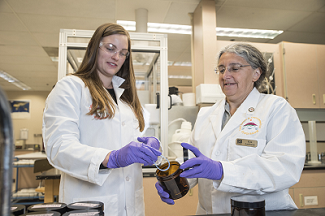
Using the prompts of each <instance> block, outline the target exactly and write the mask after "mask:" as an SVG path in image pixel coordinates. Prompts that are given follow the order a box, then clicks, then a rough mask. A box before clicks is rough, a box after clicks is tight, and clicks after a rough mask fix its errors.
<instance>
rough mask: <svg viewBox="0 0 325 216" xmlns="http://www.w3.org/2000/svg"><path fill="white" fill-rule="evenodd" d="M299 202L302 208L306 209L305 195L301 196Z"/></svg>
mask: <svg viewBox="0 0 325 216" xmlns="http://www.w3.org/2000/svg"><path fill="white" fill-rule="evenodd" d="M299 202H300V207H304V195H303V194H299Z"/></svg>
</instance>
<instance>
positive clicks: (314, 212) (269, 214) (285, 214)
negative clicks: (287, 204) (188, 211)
mask: <svg viewBox="0 0 325 216" xmlns="http://www.w3.org/2000/svg"><path fill="white" fill-rule="evenodd" d="M209 215H210V216H231V214H209ZM324 215H325V208H311V209H297V210H293V211H266V212H265V216H324ZM202 216H203V215H202Z"/></svg>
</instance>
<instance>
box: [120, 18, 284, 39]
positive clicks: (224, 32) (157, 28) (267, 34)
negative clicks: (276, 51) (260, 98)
mask: <svg viewBox="0 0 325 216" xmlns="http://www.w3.org/2000/svg"><path fill="white" fill-rule="evenodd" d="M117 24H119V25H121V26H123V27H124V28H125V29H126V30H128V31H135V30H136V29H135V21H122V20H117ZM147 26H148V32H155V33H174V34H192V26H189V25H175V24H164V23H148V24H147ZM282 33H283V31H276V30H261V29H240V28H220V27H217V28H216V35H217V36H226V37H245V38H265V39H273V38H275V37H276V36H278V35H279V34H282Z"/></svg>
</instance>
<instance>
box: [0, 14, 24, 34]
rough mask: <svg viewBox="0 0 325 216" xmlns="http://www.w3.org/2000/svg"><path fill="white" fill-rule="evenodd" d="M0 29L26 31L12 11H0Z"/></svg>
mask: <svg viewBox="0 0 325 216" xmlns="http://www.w3.org/2000/svg"><path fill="white" fill-rule="evenodd" d="M0 31H28V30H27V29H26V27H25V26H24V25H23V23H22V22H21V21H20V20H19V18H17V16H16V15H15V14H12V13H0Z"/></svg>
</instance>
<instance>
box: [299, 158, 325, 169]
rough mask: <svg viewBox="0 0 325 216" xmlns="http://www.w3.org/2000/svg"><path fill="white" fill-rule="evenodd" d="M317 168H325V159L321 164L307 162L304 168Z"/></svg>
mask: <svg viewBox="0 0 325 216" xmlns="http://www.w3.org/2000/svg"><path fill="white" fill-rule="evenodd" d="M315 169H325V160H322V161H321V163H319V164H314V163H305V166H304V170H315Z"/></svg>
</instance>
